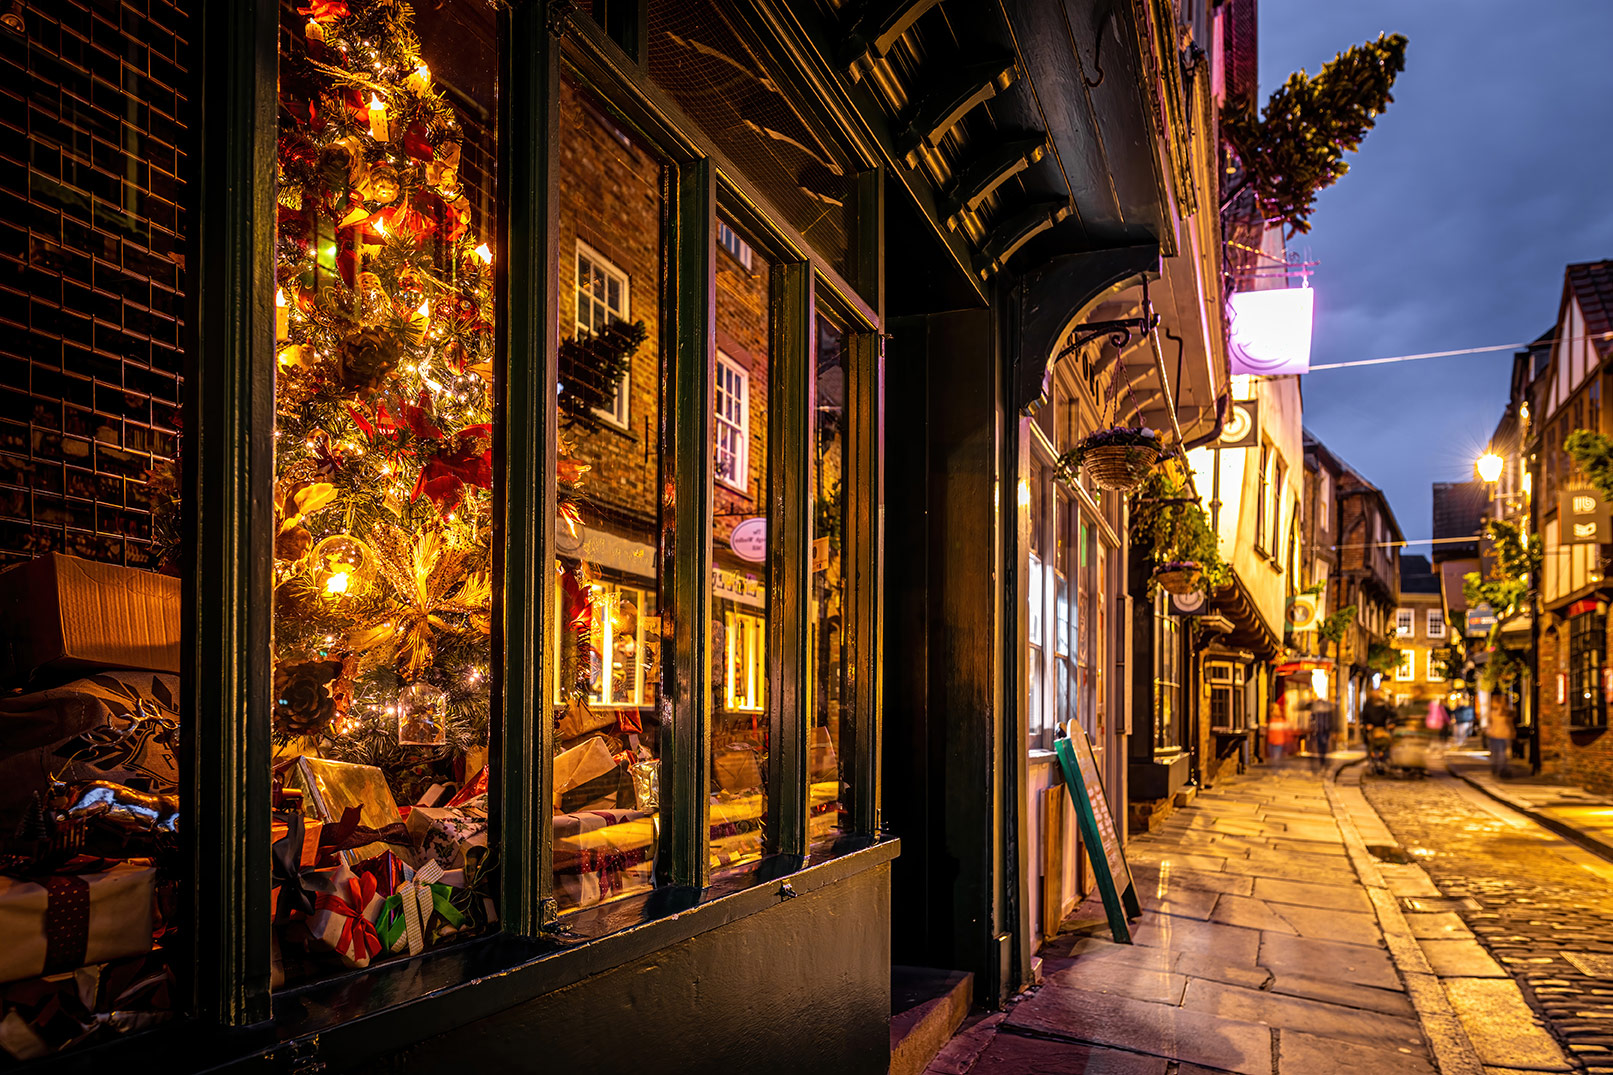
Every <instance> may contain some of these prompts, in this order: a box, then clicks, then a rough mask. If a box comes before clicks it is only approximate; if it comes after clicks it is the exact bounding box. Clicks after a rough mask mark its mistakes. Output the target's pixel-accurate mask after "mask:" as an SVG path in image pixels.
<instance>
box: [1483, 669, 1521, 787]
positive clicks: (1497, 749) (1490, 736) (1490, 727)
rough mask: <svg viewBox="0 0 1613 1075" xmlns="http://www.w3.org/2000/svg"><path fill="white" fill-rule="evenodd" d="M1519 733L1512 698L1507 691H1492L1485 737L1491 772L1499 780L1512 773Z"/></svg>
mask: <svg viewBox="0 0 1613 1075" xmlns="http://www.w3.org/2000/svg"><path fill="white" fill-rule="evenodd" d="M1517 734H1518V728H1517V725H1516V723H1514V721H1513V719H1512V700H1511V699H1510V698H1508V697H1507V694H1506V692H1505V691H1494V692H1492V693H1491V695H1490V704H1489V705H1488V706H1487V707H1486V710H1485V714H1484V738H1485V740H1486V742H1487V743H1488V744H1489V747H1490V772H1491V773H1492V774H1493V775H1494V776H1495V777H1496V778H1497V779H1498V780H1505V779H1506V778H1507V777H1509V776H1511V775H1512V740H1513V739H1514V738H1516V737H1517Z"/></svg>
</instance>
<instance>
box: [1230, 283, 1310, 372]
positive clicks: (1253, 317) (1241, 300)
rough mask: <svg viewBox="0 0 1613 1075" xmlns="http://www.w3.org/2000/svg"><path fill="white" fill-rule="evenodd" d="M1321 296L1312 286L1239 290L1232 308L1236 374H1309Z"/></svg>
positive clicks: (1232, 344)
mask: <svg viewBox="0 0 1613 1075" xmlns="http://www.w3.org/2000/svg"><path fill="white" fill-rule="evenodd" d="M1315 304H1316V292H1314V291H1312V290H1311V289H1310V288H1308V287H1290V288H1280V289H1277V290H1273V291H1239V292H1236V293H1234V294H1233V296H1232V298H1231V299H1230V300H1228V303H1227V307H1228V308H1227V320H1228V322H1229V336H1230V338H1229V340H1228V341H1227V351H1228V354H1229V357H1230V358H1231V360H1232V372H1233V373H1234V374H1239V373H1243V374H1252V375H1255V376H1264V377H1272V376H1278V375H1282V374H1291V373H1308V372H1309V371H1310V368H1311V316H1312V314H1313V312H1314V309H1315Z"/></svg>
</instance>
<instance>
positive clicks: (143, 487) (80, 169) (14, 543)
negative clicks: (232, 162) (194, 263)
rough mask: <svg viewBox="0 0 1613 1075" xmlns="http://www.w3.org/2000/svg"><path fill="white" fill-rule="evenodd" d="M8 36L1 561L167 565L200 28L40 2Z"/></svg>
mask: <svg viewBox="0 0 1613 1075" xmlns="http://www.w3.org/2000/svg"><path fill="white" fill-rule="evenodd" d="M25 21H26V27H27V29H26V33H25V35H23V36H19V35H16V34H14V33H10V32H8V31H3V30H0V171H3V175H0V564H4V563H9V562H13V561H17V560H24V559H28V558H31V557H34V556H38V555H40V554H42V553H45V552H51V551H62V552H69V553H73V554H75V555H78V556H84V557H88V558H90V559H95V560H101V561H107V562H111V563H118V564H126V565H129V566H136V567H151V566H156V565H155V560H156V559H157V556H156V553H155V552H154V551H153V545H152V540H151V539H152V514H151V497H150V491H149V489H148V487H147V483H146V480H145V475H146V473H147V471H148V470H149V469H150V468H151V467H152V466H153V464H154V463H160V462H161V461H164V460H167V459H171V458H172V457H173V456H174V454H175V451H176V449H177V446H178V431H179V420H178V415H179V403H180V388H181V377H182V362H181V352H180V338H181V329H182V325H181V321H180V318H181V316H182V298H183V286H184V285H183V273H182V271H181V267H180V258H179V255H180V243H179V236H180V234H181V229H182V227H183V223H182V210H181V208H180V206H181V203H182V201H183V198H182V195H181V189H182V184H181V182H180V179H179V175H180V172H181V167H182V163H181V162H182V158H183V155H184V153H183V145H184V141H185V130H184V127H185V115H186V112H187V109H188V104H189V101H188V98H189V89H188V85H189V77H188V72H187V57H186V53H187V52H188V49H189V41H188V34H189V20H188V17H187V15H186V14H185V12H184V11H182V10H181V9H180V8H177V7H175V6H174V5H172V4H170V3H167V2H165V0H125V2H124V3H123V4H122V5H121V6H120V5H115V4H106V3H92V2H90V0H54V2H53V3H50V4H30V5H28V7H27V9H26V11H25Z"/></svg>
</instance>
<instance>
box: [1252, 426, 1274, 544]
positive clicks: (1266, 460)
mask: <svg viewBox="0 0 1613 1075" xmlns="http://www.w3.org/2000/svg"><path fill="white" fill-rule="evenodd" d="M1274 454H1275V453H1274V452H1273V451H1272V450H1271V445H1270V444H1262V445H1261V446H1260V468H1259V470H1258V471H1257V473H1256V476H1255V480H1256V482H1257V484H1258V488H1257V489H1256V490H1255V551H1256V552H1258V553H1261V554H1262V555H1265V554H1266V553H1267V552H1268V551H1269V549H1270V546H1269V545H1267V543H1266V528H1267V527H1268V526H1270V525H1271V524H1270V519H1271V470H1272V465H1273V464H1272V456H1273V455H1274Z"/></svg>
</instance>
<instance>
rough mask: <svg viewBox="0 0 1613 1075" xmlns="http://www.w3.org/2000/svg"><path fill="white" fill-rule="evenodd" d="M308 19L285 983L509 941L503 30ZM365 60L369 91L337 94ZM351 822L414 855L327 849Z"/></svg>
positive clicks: (281, 698)
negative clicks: (500, 127) (498, 351)
mask: <svg viewBox="0 0 1613 1075" xmlns="http://www.w3.org/2000/svg"><path fill="white" fill-rule="evenodd" d="M286 11H287V14H285V15H284V16H283V17H284V18H285V19H286V25H285V26H284V27H283V30H282V33H281V42H282V53H281V96H282V103H283V105H284V107H282V109H281V110H280V113H279V115H280V130H279V137H278V140H277V146H278V152H279V156H280V159H279V166H280V167H279V175H280V184H279V189H278V198H279V230H278V235H279V241H278V243H277V245H276V248H275V251H274V256H275V283H276V286H277V289H278V291H277V296H276V298H277V320H276V326H275V328H276V342H275V348H274V350H273V352H271V353H266V354H264V355H262V356H261V358H260V361H261V362H262V363H263V364H264V365H265V366H266V367H270V368H272V369H274V371H275V431H274V434H275V440H274V446H275V457H274V463H275V472H274V504H275V528H276V529H275V535H274V563H273V578H274V585H275V598H274V639H273V659H274V698H273V735H274V741H275V744H276V748H277V749H276V758H275V763H274V776H275V803H274V809H275V813H274V834H275V839H276V847H277V852H276V859H275V861H276V868H277V872H276V877H275V883H276V893H275V898H274V899H272V900H271V903H272V904H273V905H274V908H275V939H276V942H277V945H276V952H277V955H278V957H279V958H278V962H277V964H276V967H275V971H276V976H275V980H276V984H280V983H281V982H282V981H283V982H284V983H286V984H292V983H295V982H298V981H303V980H309V979H313V978H319V977H323V976H326V975H329V974H333V973H339V972H341V971H343V970H345V969H351V968H354V967H364V966H367V965H370V964H372V963H376V962H380V961H383V960H387V959H392V958H398V957H406V956H409V955H411V954H419V953H420V952H423V951H425V950H428V949H431V948H434V947H437V946H440V945H443V944H448V943H451V942H452V941H455V940H459V939H463V938H468V937H472V936H475V935H477V934H478V933H483V932H486V931H488V930H489V929H491V928H493V927H494V923H495V922H496V920H497V919H496V911H495V909H494V903H493V899H494V894H495V892H496V885H495V884H494V878H493V876H492V874H491V872H490V870H489V866H490V864H491V862H492V861H494V860H496V859H497V857H498V856H497V855H496V854H493V853H490V849H489V847H488V828H489V824H488V821H489V819H488V797H487V788H488V786H489V781H488V774H487V763H488V715H489V708H490V702H491V693H490V692H491V690H492V687H493V684H492V681H491V675H490V672H491V668H492V665H493V653H492V641H491V629H492V624H493V622H494V621H495V619H496V616H497V606H496V597H495V589H494V586H493V583H492V578H493V555H492V546H491V544H490V543H489V541H488V535H489V533H490V532H491V531H492V528H493V525H494V499H495V489H494V487H493V475H494V474H495V473H496V472H497V471H498V467H499V461H498V460H497V459H495V458H494V448H493V445H494V443H495V439H496V438H495V426H494V423H495V420H496V419H495V417H494V407H493V395H494V383H493V381H494V377H495V372H494V371H495V369H496V363H495V361H494V353H493V335H494V326H495V324H496V322H497V319H498V317H499V316H501V312H500V311H499V310H498V308H497V305H496V300H495V297H494V291H495V288H494V272H493V264H494V262H495V260H496V259H497V257H498V256H499V254H498V251H496V250H495V249H494V247H493V245H492V236H493V228H494V224H495V207H496V205H497V203H498V200H499V197H500V195H501V193H502V192H501V191H499V190H498V188H497V184H496V182H495V169H494V166H493V161H494V160H495V159H496V156H497V152H496V149H497V131H496V130H495V129H494V127H493V120H492V119H491V117H493V116H495V115H496V114H497V111H498V109H497V85H496V82H495V77H496V72H497V70H498V60H497V57H498V43H497V29H496V20H495V18H494V15H493V13H492V12H491V11H489V10H488V9H487V8H486V7H485V6H484V5H482V4H479V3H475V2H472V0H449V2H446V3H443V4H440V5H437V6H436V7H435V8H433V9H432V10H431V11H430V12H427V13H423V14H422V15H421V16H420V17H419V19H418V20H417V21H416V22H415V24H414V26H413V27H412V29H413V31H414V32H410V31H411V27H410V26H409V23H408V20H409V19H410V16H409V14H408V9H407V8H404V7H402V6H398V7H383V6H379V5H378V6H375V7H374V8H372V9H370V10H368V11H366V12H364V13H363V14H362V16H361V15H359V14H355V15H354V16H351V17H350V16H348V14H347V7H346V6H345V5H330V7H329V9H328V10H326V9H323V8H321V9H317V13H316V14H315V16H314V18H313V19H311V20H308V21H307V22H306V23H305V21H304V19H303V18H302V17H301V16H300V15H298V16H294V15H292V14H290V13H289V9H286ZM376 19H380V20H382V22H383V25H382V26H380V28H379V30H378V29H377V25H376V23H375V20H376ZM417 35H418V36H417ZM360 63H361V64H363V65H364V69H365V72H366V74H365V78H366V81H365V83H364V85H365V90H364V93H363V94H357V92H356V91H355V90H354V89H353V88H352V83H351V82H350V81H348V80H346V79H345V78H342V77H339V76H338V75H337V74H335V73H334V72H336V71H338V70H341V69H344V68H346V67H349V66H351V65H353V64H360ZM366 94H367V95H368V100H367V101H364V100H363V96H364V95H366ZM355 101H357V102H358V105H359V106H360V107H359V108H358V111H357V112H355ZM313 162H317V167H316V166H312V165H313ZM333 203H340V204H342V205H344V206H346V207H347V208H346V210H345V212H344V213H343V214H340V215H339V219H337V221H336V226H335V227H334V228H333V229H332V228H329V227H327V225H329V224H330V222H331V220H332V219H333V218H331V217H330V215H329V211H328V209H325V208H323V207H326V206H329V205H331V204H333ZM349 810H353V811H355V812H356V818H357V821H358V823H359V824H360V825H362V826H364V827H366V828H368V829H373V830H376V831H377V832H387V833H392V834H394V835H393V836H391V837H388V838H387V839H386V840H383V839H381V838H379V837H378V838H377V839H376V840H374V841H371V842H369V843H361V844H359V845H358V846H351V845H350V844H342V845H337V846H334V847H331V848H323V846H322V845H323V842H324V841H325V840H326V837H329V836H331V835H332V834H333V833H334V832H337V831H340V827H341V825H342V823H343V822H344V818H347V819H348V820H351V816H350V815H348V811H349ZM400 834H401V839H399V835H400ZM428 872H429V873H430V876H429V877H426V876H424V875H425V874H427V873H428ZM411 879H417V880H411ZM428 883H429V884H437V883H440V884H442V885H443V886H444V888H443V889H442V899H441V901H440V902H437V903H435V904H434V906H433V909H432V910H430V911H424V912H420V913H418V914H412V915H411V914H406V913H405V912H404V911H403V910H402V908H401V904H399V905H398V907H396V908H394V910H392V911H388V910H385V909H382V910H379V911H378V910H377V909H376V908H375V907H373V906H371V905H370V904H371V902H372V901H381V900H383V899H384V894H386V893H393V892H394V891H395V890H397V889H398V887H399V886H401V885H405V884H410V885H418V884H428ZM409 891H413V889H412V888H411V889H409ZM416 910H417V911H418V910H419V909H418V908H416Z"/></svg>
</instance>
